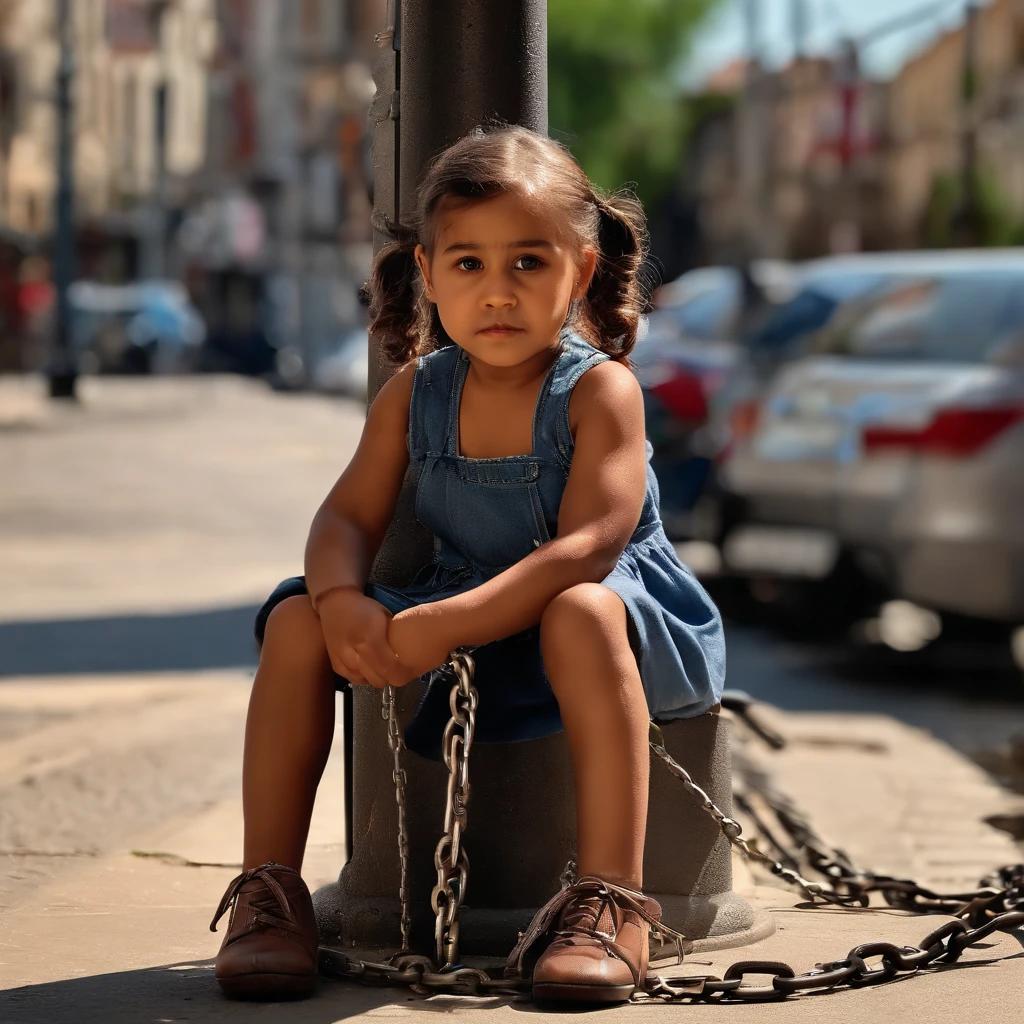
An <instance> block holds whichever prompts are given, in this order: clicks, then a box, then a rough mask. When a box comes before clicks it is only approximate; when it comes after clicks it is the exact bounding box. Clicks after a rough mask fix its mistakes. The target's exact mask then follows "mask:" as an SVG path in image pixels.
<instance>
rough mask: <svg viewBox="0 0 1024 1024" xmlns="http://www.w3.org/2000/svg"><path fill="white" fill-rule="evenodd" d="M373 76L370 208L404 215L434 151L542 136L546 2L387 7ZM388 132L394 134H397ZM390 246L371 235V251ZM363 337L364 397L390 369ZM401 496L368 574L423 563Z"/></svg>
mask: <svg viewBox="0 0 1024 1024" xmlns="http://www.w3.org/2000/svg"><path fill="white" fill-rule="evenodd" d="M389 6H390V8H391V10H390V13H391V15H392V18H391V19H389V21H390V23H389V25H388V27H387V29H386V30H385V32H384V33H382V35H381V37H380V39H381V42H382V43H385V44H386V45H387V46H388V49H387V51H386V52H385V53H384V55H383V56H382V59H381V61H380V62H379V63H378V65H377V67H376V68H375V69H374V79H375V81H376V83H377V90H378V91H377V97H376V99H375V100H374V103H373V108H372V109H371V112H370V116H371V122H372V124H371V127H372V129H373V131H374V210H375V212H376V213H377V214H383V215H386V216H387V217H389V218H390V219H392V220H394V221H404V220H407V219H408V218H409V217H411V216H412V213H413V211H414V209H415V205H416V190H417V188H418V186H419V183H420V181H421V180H422V177H423V173H424V171H425V170H426V168H427V165H428V164H429V163H430V161H431V160H432V159H433V157H435V156H436V155H437V154H438V153H439V152H440V151H441V150H443V149H444V148H445V147H446V146H449V145H451V144H452V143H453V142H455V141H456V140H458V139H460V138H461V137H462V136H464V135H466V134H467V133H468V132H470V131H472V130H473V129H474V128H475V127H477V126H478V125H487V124H494V123H495V122H499V121H500V122H505V123H508V124H519V125H523V126H524V127H527V128H532V129H533V130H534V131H539V132H544V133H546V132H547V127H548V79H547V51H548V44H547V0H503V2H497V0H495V2H488V3H480V0H393V5H389ZM396 126H397V128H396ZM388 241H390V239H389V238H388V237H387V236H386V235H383V234H381V233H380V232H379V231H378V232H375V233H374V249H375V250H377V249H379V248H380V247H381V246H382V245H384V244H386V243H387V242H388ZM380 352H381V349H380V339H379V338H371V339H370V370H371V372H370V396H371V399H372V397H373V396H374V395H376V393H377V391H378V390H379V389H380V387H381V386H382V385H383V383H384V381H385V380H387V378H388V377H389V376H390V375H391V373H392V372H393V371H394V367H390V366H388V365H386V363H385V362H384V360H383V359H382V358H381V355H380ZM409 499H410V496H409V495H408V494H405V495H404V496H403V500H402V501H401V502H400V504H399V508H398V511H397V513H396V516H395V523H394V526H393V527H392V530H391V533H390V534H389V536H388V539H387V541H386V542H385V544H384V548H383V550H382V551H381V555H380V558H379V560H378V563H377V566H376V572H377V574H378V575H379V576H383V578H384V579H389V578H395V577H404V576H406V575H408V570H409V568H410V567H412V568H415V567H416V566H417V565H418V564H420V563H421V562H422V561H425V556H424V550H425V549H424V545H425V543H426V542H427V538H426V535H425V534H424V533H423V532H422V531H419V530H417V529H416V526H415V524H414V522H413V521H412V513H411V504H409V505H408V506H407V504H406V501H408V500H409Z"/></svg>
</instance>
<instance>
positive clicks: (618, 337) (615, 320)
mask: <svg viewBox="0 0 1024 1024" xmlns="http://www.w3.org/2000/svg"><path fill="white" fill-rule="evenodd" d="M594 205H595V206H596V207H597V213H598V231H597V242H598V254H597V266H596V268H595V270H594V276H593V278H592V279H591V282H590V287H589V288H588V289H587V294H586V297H585V298H584V299H583V303H582V309H581V310H580V313H581V319H582V320H583V322H584V324H586V325H587V326H589V327H590V328H591V329H592V333H593V337H592V338H590V339H589V340H590V341H591V343H592V344H593V345H594V346H595V348H599V349H600V350H601V351H602V352H607V353H608V355H610V356H611V357H612V358H613V359H616V360H619V361H621V362H626V361H628V358H629V353H630V352H631V351H632V350H633V346H634V345H635V344H636V339H637V331H638V329H639V325H640V314H641V313H643V312H644V311H645V309H646V308H647V299H646V297H645V292H644V287H643V283H642V281H641V278H640V275H641V270H642V267H643V266H644V260H645V258H646V255H647V230H646V222H645V218H644V212H643V207H642V206H641V205H640V202H639V201H638V200H637V199H635V198H634V197H633V196H630V195H626V194H622V193H617V194H615V195H612V196H609V197H608V198H604V197H602V196H595V197H594Z"/></svg>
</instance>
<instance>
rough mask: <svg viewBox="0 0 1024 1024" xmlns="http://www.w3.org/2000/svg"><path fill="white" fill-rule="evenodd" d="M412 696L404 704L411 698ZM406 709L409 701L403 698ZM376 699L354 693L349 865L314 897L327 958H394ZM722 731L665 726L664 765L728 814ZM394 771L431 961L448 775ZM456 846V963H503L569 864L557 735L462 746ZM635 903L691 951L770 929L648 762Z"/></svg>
mask: <svg viewBox="0 0 1024 1024" xmlns="http://www.w3.org/2000/svg"><path fill="white" fill-rule="evenodd" d="M412 696H413V695H411V694H410V695H409V697H410V698H411V697H412ZM407 699H408V698H407ZM379 700H380V698H379V694H377V692H376V691H368V690H367V689H362V688H361V690H357V692H356V694H355V707H354V714H355V722H354V726H355V728H354V732H355V737H356V752H355V758H356V761H357V763H358V764H359V766H360V775H359V777H360V778H361V779H363V780H369V785H368V786H366V787H364V788H360V789H359V790H357V792H356V804H355V808H354V815H353V819H354V820H353V837H352V838H353V854H352V859H351V860H350V861H349V863H348V864H346V865H345V867H344V869H343V870H342V872H341V875H340V877H339V879H338V881H337V882H336V883H334V884H332V885H327V886H324V887H322V888H321V889H319V890H317V892H316V893H315V894H314V906H315V908H316V914H317V921H318V924H319V926H320V933H321V941H323V942H324V943H325V944H326V945H338V946H339V947H343V948H344V947H348V948H352V947H357V948H360V949H367V948H395V947H397V945H398V937H399V901H398V882H399V871H398V844H397V835H396V818H397V815H396V808H395V794H394V788H393V783H392V778H391V776H392V768H391V765H390V753H389V751H388V748H387V740H386V735H385V731H384V723H383V720H382V719H381V716H380V704H379ZM729 731H730V725H729V722H728V721H727V720H726V719H723V718H721V717H720V716H718V715H702V716H700V717H699V718H692V719H680V720H677V721H673V722H669V723H663V724H662V732H663V734H664V737H665V743H666V747H667V749H668V751H669V753H671V754H672V756H673V757H674V758H675V759H676V760H677V761H678V762H679V763H680V764H681V765H682V766H683V767H684V768H686V769H687V770H688V771H689V772H690V773H691V775H692V776H693V778H694V780H695V781H696V782H697V784H698V785H700V786H702V787H703V788H704V789H705V790H706V791H707V792H708V794H709V795H710V796H711V798H712V799H713V800H714V801H715V803H716V804H717V805H718V806H719V807H720V808H721V809H722V810H723V811H724V812H725V813H726V814H730V813H731V810H732V792H731V759H730V751H729ZM403 757H404V758H405V766H406V774H407V785H406V801H407V819H408V832H409V888H410V892H411V899H412V915H413V944H414V946H415V947H416V948H417V949H419V950H422V951H425V952H430V951H431V950H432V948H433V916H432V914H431V911H430V891H431V888H432V887H433V885H434V882H435V880H436V875H435V872H434V866H433V854H434V847H435V846H436V844H437V841H438V839H439V838H440V835H441V824H442V816H443V813H444V798H445V788H446V783H447V774H448V773H447V769H446V768H445V767H444V765H443V764H440V763H438V762H433V761H428V760H425V759H423V758H421V757H418V756H417V755H415V754H412V753H409V752H408V751H406V752H404V753H403ZM469 774H470V783H471V786H472V793H471V797H470V802H469V806H468V811H469V815H468V817H469V827H468V829H467V831H466V837H465V842H466V846H467V850H468V852H469V858H470V873H469V883H468V886H467V891H466V903H465V905H464V907H463V909H462V911H461V915H460V935H461V950H462V952H463V953H465V954H467V955H475V956H506V955H508V953H509V952H510V951H511V949H512V947H513V946H514V945H515V942H516V936H517V933H518V932H519V931H522V930H523V929H524V928H525V927H526V926H527V924H528V923H529V921H530V920H531V918H532V917H533V916H534V914H535V913H536V912H537V910H538V909H539V908H540V907H541V906H543V904H544V903H545V902H547V900H548V899H549V898H550V897H551V896H552V895H553V894H554V893H555V892H556V891H557V890H558V886H559V877H560V875H561V872H562V870H563V869H564V867H565V865H566V862H567V861H569V860H570V859H572V858H574V857H575V844H576V810H575V800H574V795H573V782H572V769H571V764H570V759H569V750H568V746H567V744H566V742H565V738H564V736H562V735H561V734H559V735H556V736H549V737H546V738H544V739H540V740H528V741H525V742H521V743H490V744H479V745H476V746H474V748H473V752H472V755H471V758H470V772H469ZM650 794H651V796H650V810H649V813H648V824H647V841H646V852H645V857H644V878H645V886H644V891H645V892H646V893H647V894H648V895H650V896H652V897H654V898H655V899H657V900H658V902H659V903H661V905H662V909H663V915H664V920H665V923H666V924H668V925H670V926H671V927H673V928H675V929H677V930H678V931H681V932H683V933H684V934H685V935H687V936H688V937H689V938H691V939H692V940H693V942H694V947H693V948H694V949H699V948H706V949H711V948H714V949H722V948H727V947H729V946H739V945H744V944H746V943H748V942H753V941H756V940H757V939H760V938H763V937H764V936H766V935H768V934H771V932H772V930H773V927H774V926H773V924H772V921H771V919H770V918H769V917H768V916H767V915H765V914H760V915H758V914H755V912H754V910H753V908H752V907H751V906H750V905H749V904H748V903H747V902H746V901H745V900H743V899H742V898H741V897H740V896H738V895H736V893H734V892H733V891H732V855H731V850H730V847H729V843H728V841H727V840H726V839H725V837H724V836H723V835H722V834H721V831H720V830H719V828H718V826H717V824H716V823H715V822H714V821H713V820H712V819H711V818H710V817H709V816H708V815H707V814H706V813H705V812H704V811H703V810H702V809H701V806H700V804H699V802H698V801H697V800H696V798H694V797H693V796H691V795H690V794H689V793H687V792H686V790H685V789H684V788H683V785H682V783H680V782H679V781H678V780H677V779H675V778H674V777H672V776H671V775H670V774H669V772H668V770H667V769H666V768H665V766H664V765H663V764H662V763H661V762H660V761H659V760H657V759H653V760H652V763H651V784H650Z"/></svg>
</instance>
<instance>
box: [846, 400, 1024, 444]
mask: <svg viewBox="0 0 1024 1024" xmlns="http://www.w3.org/2000/svg"><path fill="white" fill-rule="evenodd" d="M1021 419H1024V409H1022V408H1017V407H1009V408H997V409H943V410H942V411H940V412H939V413H937V414H936V416H935V418H934V419H933V420H932V421H931V423H929V424H928V425H927V426H925V427H920V428H910V429H908V428H905V427H885V426H876V427H867V428H865V430H864V433H863V442H864V449H865V451H880V450H884V449H887V448H888V449H891V448H909V449H912V450H914V451H919V452H926V453H928V454H930V455H972V454H974V452H977V451H979V450H980V449H982V448H984V447H985V445H987V444H988V443H989V442H990V441H992V440H994V439H995V438H996V437H997V436H998V435H999V434H1001V433H1002V432H1003V431H1004V430H1006V428H1007V427H1012V426H1013V425H1014V424H1015V423H1018V422H1020V420H1021Z"/></svg>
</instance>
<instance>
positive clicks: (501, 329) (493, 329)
mask: <svg viewBox="0 0 1024 1024" xmlns="http://www.w3.org/2000/svg"><path fill="white" fill-rule="evenodd" d="M522 330H523V328H522V327H513V326H512V325H511V324H491V326H490V327H484V328H483V329H482V330H481V331H479V332H478V333H479V334H497V335H507V334H520V333H521V332H522Z"/></svg>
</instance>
